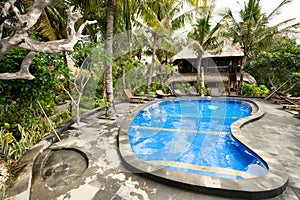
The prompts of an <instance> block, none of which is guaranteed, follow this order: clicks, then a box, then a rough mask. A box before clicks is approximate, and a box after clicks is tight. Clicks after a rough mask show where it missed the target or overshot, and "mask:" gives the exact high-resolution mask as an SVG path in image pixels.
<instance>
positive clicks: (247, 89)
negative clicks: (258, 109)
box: [243, 83, 270, 97]
mask: <svg viewBox="0 0 300 200" xmlns="http://www.w3.org/2000/svg"><path fill="white" fill-rule="evenodd" d="M269 93H270V91H269V89H268V88H267V87H266V86H265V85H259V86H257V85H256V84H248V83H244V86H243V95H244V96H255V97H265V96H267V95H268V94H269Z"/></svg>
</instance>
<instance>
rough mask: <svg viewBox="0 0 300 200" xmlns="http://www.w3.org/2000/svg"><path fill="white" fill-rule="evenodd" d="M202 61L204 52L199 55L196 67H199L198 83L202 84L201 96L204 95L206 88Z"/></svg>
mask: <svg viewBox="0 0 300 200" xmlns="http://www.w3.org/2000/svg"><path fill="white" fill-rule="evenodd" d="M201 63H202V54H201V55H199V56H198V59H197V63H196V67H197V83H198V84H201V85H200V86H201V88H200V92H201V96H204V93H203V89H204V88H205V83H204V68H203V67H201Z"/></svg>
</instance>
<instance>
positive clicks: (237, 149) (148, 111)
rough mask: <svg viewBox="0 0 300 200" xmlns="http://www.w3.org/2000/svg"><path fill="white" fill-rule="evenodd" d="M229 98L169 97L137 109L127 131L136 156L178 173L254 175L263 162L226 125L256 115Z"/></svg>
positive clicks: (261, 171) (260, 170)
mask: <svg viewBox="0 0 300 200" xmlns="http://www.w3.org/2000/svg"><path fill="white" fill-rule="evenodd" d="M256 110H257V108H256V107H255V105H253V104H251V103H249V102H247V101H241V100H232V99H214V100H208V99H168V100H164V101H157V102H154V103H152V104H150V105H148V106H146V107H145V108H143V109H142V110H140V111H139V112H138V113H137V114H136V116H135V117H134V119H133V120H132V122H131V124H130V125H129V129H128V137H129V141H130V144H131V147H132V149H133V152H134V153H135V155H136V156H137V157H138V158H139V159H141V160H144V161H147V162H150V163H152V164H155V165H159V166H161V167H164V168H169V169H173V170H178V171H181V172H187V173H193V174H199V175H205V176H217V177H222V178H234V179H242V178H253V177H257V176H261V175H263V174H264V173H266V171H267V170H268V167H267V165H266V163H265V162H264V161H263V160H261V159H260V158H259V157H258V156H257V155H256V154H255V153H253V152H252V151H251V150H250V149H248V148H246V147H245V146H244V145H242V144H241V143H240V142H239V141H238V140H236V139H235V138H234V137H233V136H232V134H231V130H230V126H231V124H232V123H234V122H235V121H237V120H239V119H240V118H244V117H248V116H250V115H251V114H253V113H255V112H256Z"/></svg>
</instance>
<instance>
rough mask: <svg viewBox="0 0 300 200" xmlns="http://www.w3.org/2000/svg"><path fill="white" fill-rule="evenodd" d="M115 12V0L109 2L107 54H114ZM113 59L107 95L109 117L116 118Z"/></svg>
mask: <svg viewBox="0 0 300 200" xmlns="http://www.w3.org/2000/svg"><path fill="white" fill-rule="evenodd" d="M114 11H115V0H109V7H108V13H107V26H106V42H105V48H106V50H107V52H108V53H109V54H110V55H112V54H113V35H114V33H113V28H114ZM112 62H113V61H112V57H111V58H109V60H108V61H107V62H106V93H107V98H108V110H107V115H108V116H107V117H109V118H115V117H116V111H115V109H114V94H113V80H112Z"/></svg>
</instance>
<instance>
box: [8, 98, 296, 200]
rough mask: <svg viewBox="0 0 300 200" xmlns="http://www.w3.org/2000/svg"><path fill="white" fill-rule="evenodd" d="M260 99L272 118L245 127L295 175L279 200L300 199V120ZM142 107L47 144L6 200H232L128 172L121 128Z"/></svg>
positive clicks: (27, 163) (129, 107) (30, 157)
mask: <svg viewBox="0 0 300 200" xmlns="http://www.w3.org/2000/svg"><path fill="white" fill-rule="evenodd" d="M256 101H259V103H260V105H261V109H263V110H264V111H265V112H266V114H265V116H264V117H263V118H261V119H259V120H258V121H254V122H252V123H250V124H247V125H245V126H244V127H243V128H242V133H243V134H245V137H247V138H248V139H249V140H252V141H253V146H254V147H255V148H257V149H260V150H263V151H266V152H268V153H270V154H272V155H273V156H274V157H275V158H276V159H277V160H278V161H279V162H281V163H282V165H283V166H284V169H282V170H286V171H287V173H288V175H289V185H288V187H287V189H286V190H285V191H284V192H283V193H282V194H281V195H279V196H277V197H275V198H273V199H280V200H281V199H286V200H294V199H295V200H297V199H300V174H299V171H300V145H299V144H300V120H299V118H297V117H296V115H293V114H291V113H288V112H286V111H284V110H282V108H281V107H280V106H278V105H276V104H273V103H272V102H270V101H263V100H259V99H256ZM139 106H144V105H140V104H118V105H117V111H118V114H119V119H118V120H117V121H110V120H105V119H99V118H97V117H98V116H99V113H96V114H93V115H91V116H90V117H88V118H87V119H86V120H85V122H87V123H88V124H89V125H88V126H86V127H84V128H82V129H80V130H68V131H66V132H63V134H62V135H61V137H62V141H61V142H54V143H52V142H51V141H49V140H43V141H41V142H40V143H39V144H37V145H36V146H35V147H33V148H32V150H31V151H29V152H28V153H27V154H26V155H25V156H24V157H23V158H22V162H21V163H20V166H19V167H20V175H19V176H18V179H17V181H16V183H15V185H14V186H13V187H11V188H10V190H9V191H8V193H7V196H6V199H20V200H23V199H74V200H75V199H92V200H96V199H99V200H119V199H120V200H146V199H150V200H176V199H178V200H183V199H189V200H194V199H195V200H196V199H208V200H210V199H211V200H213V199H214V200H218V199H231V198H224V197H219V196H213V194H212V195H205V194H201V193H196V192H192V191H188V190H185V189H181V188H177V187H173V186H171V185H167V184H164V183H161V182H159V181H155V180H150V179H148V178H145V177H143V176H141V174H139V173H133V172H131V171H128V170H127V168H126V166H124V163H123V162H122V160H121V158H120V155H119V152H118V146H117V136H118V130H119V125H120V122H122V120H123V119H124V117H126V116H127V115H126V114H129V113H132V112H134V111H135V110H136V109H137V108H138V107H139ZM124 114H125V115H124ZM74 149H76V151H74ZM54 161H57V162H54ZM82 169H85V170H82Z"/></svg>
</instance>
